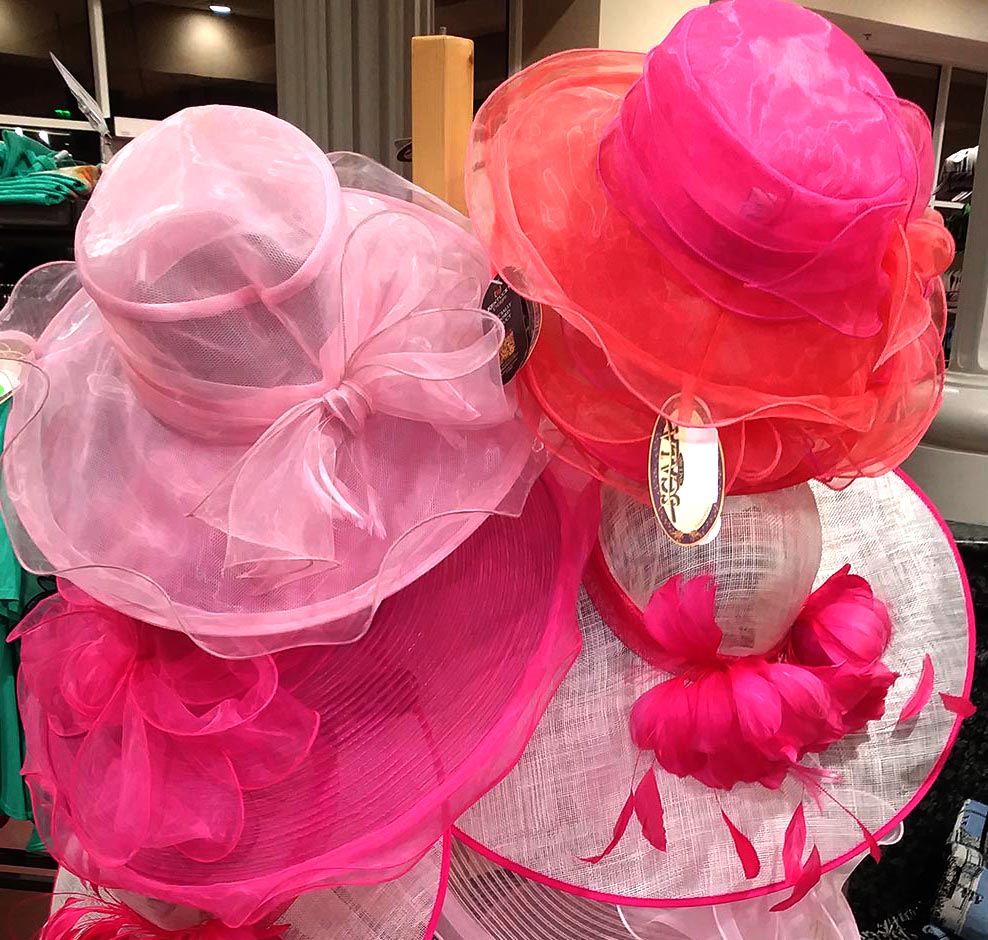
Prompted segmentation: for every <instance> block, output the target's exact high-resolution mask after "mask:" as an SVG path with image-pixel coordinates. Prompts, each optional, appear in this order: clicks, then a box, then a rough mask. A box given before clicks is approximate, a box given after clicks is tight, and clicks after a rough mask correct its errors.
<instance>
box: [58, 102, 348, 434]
mask: <svg viewBox="0 0 988 940" xmlns="http://www.w3.org/2000/svg"><path fill="white" fill-rule="evenodd" d="M345 237H346V225H345V218H344V205H343V199H342V194H341V191H340V185H339V182H338V180H337V177H336V174H335V172H334V171H333V168H332V166H331V165H330V163H329V161H328V160H327V158H326V156H325V155H324V154H323V153H322V152H321V151H320V150H319V148H318V147H317V146H316V144H315V143H313V142H312V141H311V140H310V139H309V138H308V137H306V136H305V135H304V134H303V133H302V132H301V131H299V130H298V129H297V128H294V127H292V126H291V125H289V124H287V123H285V122H284V121H280V120H278V119H277V118H275V117H273V116H271V115H268V114H264V113H263V112H259V111H253V110H249V109H245V108H234V107H227V106H219V105H217V106H210V107H203V108H190V109H188V110H185V111H181V112H179V113H178V114H175V115H173V116H172V117H170V118H168V119H167V120H166V121H163V122H162V123H161V124H160V125H158V126H157V127H155V128H153V129H152V130H150V131H148V132H146V133H145V134H143V135H142V136H141V137H139V138H138V139H137V140H135V141H134V142H133V143H131V144H129V145H128V146H127V147H126V148H125V149H124V150H123V151H121V152H120V154H119V155H118V156H117V157H116V158H115V159H114V160H113V161H112V162H111V163H110V165H109V166H108V167H107V169H106V172H105V173H104V176H103V178H102V179H101V181H100V185H99V186H98V187H97V188H96V190H95V192H94V194H93V197H92V199H91V201H90V204H89V206H88V208H87V209H86V211H85V212H84V213H83V216H82V218H81V219H80V222H79V226H78V229H77V232H76V259H77V264H78V270H79V274H80V278H81V280H82V282H83V285H84V287H85V288H86V291H87V293H88V294H89V295H90V296H91V297H92V298H93V299H94V300H95V301H96V304H97V306H98V308H99V312H100V313H101V314H102V316H103V318H104V320H105V322H106V324H107V326H108V327H109V329H110V336H111V337H112V339H113V342H114V345H115V346H116V347H117V350H118V352H119V353H120V354H121V356H122V357H123V359H124V361H125V363H126V365H127V368H128V378H129V379H130V380H131V383H132V384H133V385H134V387H135V390H136V391H138V393H139V394H140V395H141V398H142V401H143V402H144V404H145V406H146V407H147V408H148V409H149V410H151V411H153V412H154V413H155V415H156V416H157V417H158V418H160V419H161V420H163V421H165V422H166V423H168V424H171V425H173V426H177V427H179V428H181V429H182V430H186V431H190V432H192V433H196V434H197V435H199V436H220V437H221V438H229V439H244V438H246V439H250V438H251V437H252V436H256V433H257V432H258V431H259V430H260V429H261V428H263V426H264V424H265V423H267V422H269V421H270V418H271V417H272V415H276V414H278V413H279V412H281V411H283V410H284V408H285V407H287V406H289V405H290V404H294V402H295V401H297V400H300V399H301V398H302V397H304V395H303V394H302V393H298V394H296V393H294V392H293V391H292V389H293V388H297V387H304V386H307V385H313V384H316V383H318V382H319V381H320V380H321V378H322V369H321V360H320V353H321V350H322V349H323V347H324V346H325V345H326V343H327V341H328V340H329V339H330V337H331V335H332V332H333V329H334V326H335V323H336V321H337V319H338V316H339V304H340V300H339V261H340V256H341V253H342V249H343V244H344V241H345ZM245 398H246V399H249V407H245V406H244V404H243V401H242V400H243V399H245ZM230 399H233V401H232V402H231V401H230ZM275 399H277V401H276V400H275ZM193 403H195V404H199V405H206V407H205V408H204V409H203V410H205V411H210V409H209V408H208V405H209V404H210V403H212V404H213V405H217V404H219V405H221V406H222V408H221V407H214V408H213V409H212V410H211V413H210V414H209V419H208V420H209V424H210V425H211V427H202V426H200V423H201V421H202V416H201V415H200V414H198V413H196V412H195V410H194V409H192V407H191V406H192V404H193ZM251 411H253V412H256V413H258V414H259V416H260V417H261V423H260V424H259V426H253V425H252V422H251V421H250V420H249V417H248V416H247V413H249V412H251ZM235 415H236V420H234V416H235ZM245 425H246V426H247V427H246V428H245Z"/></svg>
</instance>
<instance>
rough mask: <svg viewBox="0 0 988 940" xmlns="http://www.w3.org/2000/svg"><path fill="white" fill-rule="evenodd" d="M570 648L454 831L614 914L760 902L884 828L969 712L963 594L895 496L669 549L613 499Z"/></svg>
mask: <svg viewBox="0 0 988 940" xmlns="http://www.w3.org/2000/svg"><path fill="white" fill-rule="evenodd" d="M602 501H603V510H602V520H601V526H600V531H599V537H598V546H597V548H596V549H595V553H594V555H593V556H592V559H591V562H590V565H589V567H588V571H587V574H586V576H585V579H584V586H585V588H586V591H585V593H584V594H583V595H582V596H581V600H580V608H579V620H580V626H581V630H582V633H583V648H582V650H581V653H580V656H579V658H578V660H577V663H576V665H575V666H574V667H573V669H572V670H571V672H570V673H569V675H568V676H567V677H566V680H565V681H564V682H563V684H562V686H561V687H560V689H559V691H558V692H557V694H556V696H555V698H554V699H553V701H552V703H551V705H550V707H549V709H548V710H547V712H546V715H545V718H544V719H543V720H542V722H541V724H540V725H539V728H538V730H537V732H536V734H535V735H534V737H533V739H532V741H531V743H530V744H529V746H528V749H527V750H526V751H525V754H524V756H523V757H522V759H521V761H520V762H519V764H518V766H517V767H516V768H515V769H514V770H513V771H512V773H511V774H509V775H508V777H507V778H506V779H505V780H504V781H502V782H501V784H500V785H499V786H498V787H496V788H495V789H494V790H493V791H492V792H491V793H489V794H488V795H487V796H486V797H484V798H483V799H482V800H480V801H479V802H478V803H477V804H476V805H475V806H473V807H472V808H471V809H470V810H468V811H467V812H466V813H465V814H464V816H463V818H462V819H461V820H460V821H459V822H458V823H457V826H458V833H459V835H460V836H461V837H462V838H463V839H464V840H465V841H466V842H467V843H468V845H469V846H470V847H472V848H474V849H475V850H476V851H479V852H481V853H482V854H484V855H486V856H487V857H488V858H490V859H491V860H493V861H495V862H497V863H498V864H499V865H502V866H504V867H505V868H509V869H511V870H513V871H515V872H518V873H520V874H522V875H525V876H526V877H528V878H531V879H534V880H536V881H541V882H542V883H544V884H548V885H550V886H552V887H555V888H559V889H561V890H563V891H568V892H571V893H575V894H580V895H583V896H584V897H588V898H593V899H595V900H600V901H604V902H608V903H611V904H621V905H631V906H646V907H687V906H695V905H706V904H713V903H722V902H727V901H739V900H744V899H747V898H755V897H758V896H760V895H764V894H769V893H774V894H775V895H776V897H775V900H774V901H773V905H772V907H773V908H775V909H776V910H784V909H787V908H788V907H790V906H792V905H793V904H795V903H796V902H797V901H798V900H800V898H802V897H803V896H805V894H806V893H807V892H808V891H809V890H810V889H811V888H812V887H813V886H814V885H815V884H816V882H817V881H818V880H819V877H820V875H821V874H822V873H825V872H828V871H831V870H833V869H834V868H836V867H838V866H840V865H842V864H843V863H844V862H846V861H849V860H851V859H853V858H855V857H857V856H859V855H861V854H863V853H864V852H866V851H868V850H871V851H872V852H873V853H874V854H876V855H877V854H878V846H877V844H876V840H877V839H880V838H882V837H884V836H885V835H886V834H887V833H889V832H890V831H891V830H892V829H893V828H894V827H895V826H896V825H897V824H898V823H899V821H900V820H901V819H902V818H903V817H904V816H905V815H906V814H907V813H908V812H909V810H910V809H911V808H912V807H913V806H914V805H915V804H916V802H917V801H918V800H919V799H920V798H921V797H922V796H923V795H924V794H925V793H926V791H927V789H928V788H929V786H930V785H931V784H932V782H933V780H934V778H935V777H936V776H937V773H938V772H939V770H940V768H941V766H942V765H943V762H944V760H945V759H946V755H947V753H948V751H949V749H950V747H951V745H952V744H953V741H954V738H955V736H956V734H957V732H958V729H959V727H960V722H961V720H962V718H963V717H964V716H966V715H967V714H970V712H971V711H973V706H972V705H971V703H970V701H969V700H968V694H969V691H970V685H971V673H972V666H973V655H974V633H973V623H974V621H973V615H972V610H971V602H970V594H969V592H968V588H967V582H966V579H965V577H964V574H963V569H962V568H961V566H960V564H959V561H958V557H957V554H956V548H955V546H954V545H953V542H952V540H951V539H950V536H949V534H948V533H947V530H946V527H945V524H944V523H943V521H942V520H941V519H940V518H939V516H938V515H937V514H936V512H935V511H934V510H933V509H932V507H931V506H930V505H929V504H928V503H927V502H926V500H925V498H924V497H923V496H922V494H921V493H920V492H919V491H918V490H916V489H915V488H914V487H913V486H912V485H911V484H910V483H909V482H908V481H907V480H906V479H905V478H903V477H901V476H898V475H894V474H889V475H886V476H884V477H880V478H877V479H873V480H860V481H858V482H856V483H855V485H854V486H852V487H850V488H848V489H847V490H844V491H842V492H835V491H833V490H830V489H828V488H827V487H824V486H823V485H821V484H803V485H801V486H799V487H795V488H791V489H788V490H780V491H776V492H773V493H768V494H761V495H758V496H743V497H730V498H728V499H727V500H726V501H725V505H724V513H723V517H722V520H723V524H722V528H721V531H720V534H719V536H718V537H717V538H716V539H714V540H713V542H711V543H709V544H708V545H702V546H690V547H688V548H681V547H679V546H676V545H674V544H673V543H672V542H670V541H669V540H668V539H667V538H666V537H665V535H664V534H663V532H662V530H661V528H660V526H659V523H658V521H657V520H656V519H655V517H654V515H653V514H652V512H651V510H649V509H646V508H645V507H643V506H641V505H640V504H639V503H637V502H636V501H634V500H633V499H631V498H630V497H629V496H626V495H624V494H622V493H620V492H619V491H617V490H614V489H605V490H604V493H603V500H602Z"/></svg>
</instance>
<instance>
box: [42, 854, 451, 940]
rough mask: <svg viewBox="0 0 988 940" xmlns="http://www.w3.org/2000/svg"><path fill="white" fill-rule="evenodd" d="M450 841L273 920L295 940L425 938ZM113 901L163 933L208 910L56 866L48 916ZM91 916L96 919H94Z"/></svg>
mask: <svg viewBox="0 0 988 940" xmlns="http://www.w3.org/2000/svg"><path fill="white" fill-rule="evenodd" d="M451 843H452V839H451V837H450V836H449V835H448V834H447V835H446V836H445V837H444V838H443V839H442V841H441V842H438V843H437V844H436V845H434V846H433V847H432V848H431V849H430V850H429V851H428V852H427V853H426V855H425V856H424V857H423V858H422V860H421V861H420V862H419V863H418V864H417V865H415V867H414V868H412V869H411V870H409V871H407V872H406V873H405V874H404V875H402V876H401V877H400V878H396V879H395V880H394V881H389V882H385V883H384V884H380V885H358V886H355V887H347V888H329V889H326V890H323V891H314V892H311V893H309V894H305V895H302V897H300V898H298V899H297V900H296V901H295V902H294V903H293V904H292V905H291V907H289V908H288V910H287V911H285V912H284V913H283V914H281V915H280V916H278V917H277V918H276V919H275V923H277V924H282V925H286V926H287V927H288V928H289V929H290V930H291V931H292V933H293V935H294V936H298V937H309V938H313V940H315V938H318V937H324V936H332V937H337V938H340V940H379V938H380V937H391V938H394V940H429V938H431V937H432V935H433V932H434V931H435V927H436V924H437V923H438V921H439V916H440V913H441V910H442V907H443V902H444V900H445V897H446V891H447V884H448V879H449V866H450V854H451V852H450V850H451ZM107 900H111V901H117V902H120V903H121V904H123V905H126V906H127V907H129V908H130V909H131V910H133V911H134V912H135V913H136V914H138V915H139V916H140V917H142V918H144V919H145V920H148V921H150V922H151V923H152V924H154V925H155V926H157V927H160V928H162V929H163V930H182V929H185V928H188V927H191V926H194V925H196V924H198V923H200V922H201V920H202V919H203V918H204V917H206V916H208V912H203V911H198V910H194V909H191V908H182V907H176V906H175V905H170V904H162V903H161V902H160V901H157V900H155V899H151V898H143V897H139V896H136V895H133V894H131V893H129V892H126V891H122V892H112V891H107V890H105V889H102V888H94V887H93V886H92V885H88V884H85V883H83V882H82V881H81V880H80V879H79V878H77V877H76V876H75V875H73V874H72V873H71V872H70V871H69V870H68V869H66V868H60V869H59V871H58V876H57V877H56V879H55V889H54V891H53V892H52V904H51V913H52V914H53V915H54V914H56V913H57V912H58V911H59V910H60V909H61V908H62V907H64V906H65V904H66V903H68V902H70V901H72V902H74V903H78V904H80V906H83V907H92V906H93V905H94V904H98V903H100V902H104V903H105V902H106V901H107ZM93 916H94V918H95V917H97V916H98V915H93Z"/></svg>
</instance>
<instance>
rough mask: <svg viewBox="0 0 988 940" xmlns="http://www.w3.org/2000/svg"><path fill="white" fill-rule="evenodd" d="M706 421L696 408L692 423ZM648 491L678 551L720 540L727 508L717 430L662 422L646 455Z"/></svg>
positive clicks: (656, 424) (660, 420)
mask: <svg viewBox="0 0 988 940" xmlns="http://www.w3.org/2000/svg"><path fill="white" fill-rule="evenodd" d="M704 420H706V410H705V409H704V408H703V406H702V404H698V405H697V406H696V407H695V408H694V411H693V416H692V419H691V423H700V422H702V421H704ZM648 490H649V495H650V496H651V499H652V509H653V510H654V511H655V516H656V518H657V519H658V520H659V524H660V525H661V526H662V530H663V531H664V532H665V534H666V535H667V536H669V538H670V539H672V541H674V542H676V543H677V544H678V545H703V544H705V543H707V542H710V541H712V540H713V539H714V538H716V537H717V533H718V532H719V531H720V513H721V509H722V508H723V506H724V452H723V449H722V448H721V446H720V435H719V434H718V433H717V429H716V428H711V427H688V426H685V425H681V424H676V423H674V422H672V421H670V420H669V419H668V418H663V417H660V418H659V419H658V421H656V422H655V428H654V429H653V430H652V442H651V445H650V446H649V452H648Z"/></svg>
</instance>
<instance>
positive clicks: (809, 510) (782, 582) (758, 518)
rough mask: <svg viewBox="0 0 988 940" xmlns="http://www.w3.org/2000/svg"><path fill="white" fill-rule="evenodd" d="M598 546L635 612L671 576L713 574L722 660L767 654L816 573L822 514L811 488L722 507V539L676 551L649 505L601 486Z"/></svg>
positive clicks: (741, 498)
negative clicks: (724, 658) (635, 608)
mask: <svg viewBox="0 0 988 940" xmlns="http://www.w3.org/2000/svg"><path fill="white" fill-rule="evenodd" d="M600 546H601V549H602V550H603V554H604V559H605V561H606V563H607V566H608V567H609V568H610V571H611V574H612V575H613V576H614V580H615V581H616V582H617V585H618V586H619V587H620V588H621V589H622V590H623V591H624V592H625V594H626V595H627V596H628V598H629V599H630V600H631V601H632V602H633V603H634V604H635V605H636V606H637V607H638V608H639V609H640V610H644V609H645V607H646V606H647V605H648V602H649V599H650V598H651V596H652V594H653V593H654V592H655V591H656V590H658V589H659V588H660V587H661V586H662V585H663V584H665V583H666V581H667V580H668V579H669V578H671V577H673V576H676V575H678V576H680V577H681V578H682V580H683V581H684V582H688V581H689V580H690V579H692V578H695V577H698V576H701V575H712V576H713V578H714V581H715V583H716V584H717V585H718V590H717V599H716V605H715V610H716V618H717V625H718V626H719V627H720V629H721V631H722V632H723V634H724V639H723V642H722V643H721V646H720V652H721V653H722V654H724V655H728V656H749V655H756V654H762V653H767V652H769V651H770V650H772V649H774V648H775V647H777V646H778V644H779V643H780V642H782V641H783V640H784V639H785V638H786V636H787V634H788V632H789V629H790V627H791V626H792V624H793V622H794V620H795V619H796V616H797V615H798V613H799V611H800V609H801V608H802V606H803V603H804V602H805V601H806V598H807V596H808V595H809V593H810V591H811V590H812V589H813V581H814V579H815V577H816V575H817V572H818V570H819V567H820V558H821V553H822V533H821V527H820V515H819V512H818V511H817V506H816V501H815V499H814V497H813V493H812V492H811V490H810V488H809V486H808V485H807V484H802V485H800V486H795V487H791V488H789V489H786V490H778V491H775V492H771V493H763V494H760V495H758V496H731V497H728V498H727V499H726V500H725V501H724V509H723V513H722V516H721V529H720V534H719V535H718V536H717V538H716V539H714V540H713V541H712V542H709V543H707V544H706V545H689V546H681V545H677V544H675V543H674V542H672V541H670V539H669V538H668V537H667V536H666V535H665V534H664V533H663V531H662V529H661V527H660V525H659V522H658V520H657V519H656V518H655V515H654V514H653V513H652V510H651V509H650V508H649V507H648V506H644V505H642V504H641V503H638V502H636V501H635V500H633V499H631V498H630V497H628V496H625V495H624V494H622V493H620V492H619V491H618V490H615V489H611V488H608V487H605V489H604V491H603V497H602V512H601V525H600Z"/></svg>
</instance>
